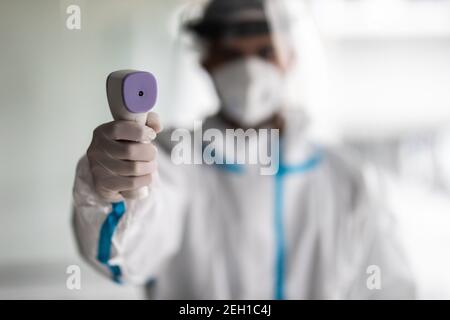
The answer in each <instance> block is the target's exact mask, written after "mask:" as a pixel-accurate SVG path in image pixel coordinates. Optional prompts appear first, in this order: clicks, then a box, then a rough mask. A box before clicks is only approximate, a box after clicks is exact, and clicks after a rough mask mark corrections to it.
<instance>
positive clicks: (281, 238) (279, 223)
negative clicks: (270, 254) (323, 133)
mask: <svg viewBox="0 0 450 320" xmlns="http://www.w3.org/2000/svg"><path fill="white" fill-rule="evenodd" d="M281 154H282V152H281V145H280V160H279V161H280V165H279V169H278V172H277V174H276V175H275V214H274V226H275V250H276V254H275V290H274V299H275V300H283V299H285V290H284V289H285V274H286V243H285V230H284V219H283V212H284V201H283V200H284V177H285V176H286V175H288V174H296V173H306V172H308V171H311V170H313V169H315V168H316V167H317V166H318V165H319V164H320V162H321V161H322V153H321V152H320V151H316V152H315V153H314V154H313V155H312V157H311V158H309V159H308V160H306V161H305V162H303V163H301V164H299V165H294V166H288V165H284V164H283V160H282V157H281Z"/></svg>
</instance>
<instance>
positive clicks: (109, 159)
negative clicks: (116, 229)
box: [87, 112, 161, 202]
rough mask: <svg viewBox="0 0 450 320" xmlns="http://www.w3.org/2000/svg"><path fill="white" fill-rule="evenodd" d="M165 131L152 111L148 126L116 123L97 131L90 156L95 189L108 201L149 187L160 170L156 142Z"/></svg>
mask: <svg viewBox="0 0 450 320" xmlns="http://www.w3.org/2000/svg"><path fill="white" fill-rule="evenodd" d="M160 131H161V125H160V122H159V117H158V115H157V114H156V113H154V112H150V113H149V114H148V116H147V125H146V126H142V125H139V124H138V123H136V122H134V121H112V122H108V123H105V124H102V125H100V126H99V127H97V128H96V129H95V130H94V134H93V137H92V142H91V144H90V146H89V148H88V150H87V157H88V160H89V166H90V169H91V173H92V177H93V180H94V186H95V190H96V192H97V193H98V195H99V196H101V197H102V198H104V199H105V200H107V201H111V202H116V201H120V200H123V197H122V195H121V194H120V193H121V192H122V191H131V190H137V189H140V188H141V187H143V186H148V185H149V184H150V183H151V181H152V174H154V173H155V171H156V159H155V158H156V152H157V150H156V147H155V146H154V145H153V143H152V140H154V139H155V138H156V134H157V133H159V132H160Z"/></svg>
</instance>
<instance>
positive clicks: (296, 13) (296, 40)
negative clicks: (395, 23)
mask: <svg viewBox="0 0 450 320" xmlns="http://www.w3.org/2000/svg"><path fill="white" fill-rule="evenodd" d="M174 21H175V23H174V24H173V25H174V26H175V27H174V28H173V30H174V34H175V44H176V46H175V48H176V53H175V54H176V55H177V58H176V59H174V65H176V70H174V74H176V75H177V76H176V78H177V79H178V81H177V83H179V84H181V85H178V86H177V89H176V91H175V92H176V94H175V95H174V96H173V98H174V99H175V101H174V102H173V104H174V105H176V106H181V105H182V108H183V109H186V108H187V109H188V110H191V112H190V115H191V117H192V115H193V114H196V115H197V118H199V117H201V116H203V115H205V114H208V113H214V112H215V111H217V110H218V108H219V105H220V104H221V99H220V98H219V97H218V96H217V93H216V89H215V88H214V85H213V83H214V82H213V81H211V80H212V79H211V77H210V72H205V70H204V68H202V66H201V62H202V59H203V58H205V54H206V53H207V52H208V50H209V46H211V44H213V43H218V42H220V43H225V44H226V43H234V42H237V43H239V41H242V42H245V43H247V44H248V45H244V46H241V47H239V48H238V51H239V50H243V51H246V50H248V51H249V52H250V53H251V52H252V50H254V53H255V56H256V57H257V58H260V59H261V58H262V59H264V58H265V57H264V56H263V53H261V55H262V56H259V57H258V54H259V53H258V50H259V49H258V47H257V46H258V44H257V45H255V46H256V47H255V46H254V47H253V48H252V44H251V43H257V42H258V41H260V40H258V39H263V38H264V37H266V38H268V39H270V41H269V42H270V45H271V47H272V48H271V50H272V51H273V52H272V55H273V56H274V57H275V60H276V63H275V64H276V67H277V68H278V69H280V70H281V71H282V75H283V88H282V91H283V103H282V104H281V107H282V108H289V109H292V108H294V109H295V108H297V109H301V108H307V109H308V113H309V110H310V109H314V107H315V105H317V104H320V103H325V102H323V101H319V100H320V99H317V97H324V96H326V94H324V93H323V88H324V86H325V83H326V81H325V80H324V70H325V68H324V66H323V62H324V60H322V58H323V52H322V50H321V44H320V41H319V37H318V33H317V30H316V29H315V25H314V21H313V19H312V17H311V15H310V14H309V4H308V1H306V0H209V1H195V0H192V1H185V2H184V3H183V5H182V6H180V9H179V10H178V12H177V14H176V15H175V16H174ZM264 41H265V40H261V45H262V46H264V43H265V42H264ZM232 49H233V50H234V49H235V48H232ZM233 50H230V53H226V54H228V55H230V56H232V55H236V57H234V56H233V57H232V58H230V59H229V60H226V59H225V61H223V64H225V63H228V62H232V60H238V59H239V58H240V57H238V54H236V52H233ZM260 51H261V52H263V51H264V47H261V48H260ZM273 60H274V59H272V62H273ZM183 79H184V80H183ZM186 83H188V84H189V85H188V86H186V85H185V84H186ZM317 84H320V89H319V88H317V87H316V86H315V85H317ZM236 90H238V89H236ZM317 90H321V94H319V95H317V94H315V93H316V92H317ZM187 104H189V106H188V105H187ZM194 104H195V105H194ZM194 110H195V111H194Z"/></svg>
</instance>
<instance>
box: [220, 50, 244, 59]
mask: <svg viewBox="0 0 450 320" xmlns="http://www.w3.org/2000/svg"><path fill="white" fill-rule="evenodd" d="M221 56H222V57H223V59H225V60H233V59H237V58H240V57H241V54H240V53H239V52H237V51H235V50H231V49H224V50H222V52H221Z"/></svg>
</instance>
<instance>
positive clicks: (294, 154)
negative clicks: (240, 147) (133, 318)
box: [73, 112, 414, 299]
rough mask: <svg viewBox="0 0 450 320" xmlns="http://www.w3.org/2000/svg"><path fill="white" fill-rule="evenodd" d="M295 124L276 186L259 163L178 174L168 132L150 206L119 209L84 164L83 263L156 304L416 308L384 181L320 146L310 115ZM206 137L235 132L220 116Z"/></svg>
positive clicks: (77, 215) (78, 192) (77, 220)
mask: <svg viewBox="0 0 450 320" xmlns="http://www.w3.org/2000/svg"><path fill="white" fill-rule="evenodd" d="M284 118H285V120H286V127H285V130H284V131H283V135H282V147H281V149H280V167H279V170H278V173H277V174H276V175H273V176H264V175H261V174H260V172H259V170H257V168H256V167H255V166H250V165H241V166H229V165H206V164H203V165H175V164H173V162H172V161H171V157H170V150H171V143H170V132H168V131H167V132H163V133H162V134H161V135H160V137H159V138H158V147H159V154H158V166H159V169H158V173H159V179H157V180H156V181H154V182H153V183H152V184H151V185H150V196H149V197H148V198H145V199H141V200H130V201H128V200H127V201H125V202H121V203H116V204H111V203H108V202H105V201H104V200H102V199H101V198H100V197H99V196H98V195H97V194H96V192H95V191H94V186H93V181H92V176H91V173H90V169H89V164H88V161H87V158H86V157H83V158H82V159H81V160H80V162H79V164H78V167H77V173H76V179H75V186H74V216H73V218H74V230H75V233H76V238H77V241H78V244H79V248H80V251H81V253H82V255H83V256H84V257H85V258H86V259H87V260H88V261H89V262H90V263H92V264H93V265H94V266H95V267H97V268H98V269H99V270H101V271H102V272H103V273H104V274H106V275H107V276H109V277H111V278H113V279H114V280H116V281H118V282H123V283H132V284H147V285H148V286H149V288H150V291H149V292H150V293H149V295H150V297H151V298H156V299H176V298H187V299H272V298H273V299H370V298H375V299H376V298H387V299H389V298H400V299H408V298H413V297H414V284H413V281H412V277H411V273H410V270H409V267H408V264H407V262H406V259H405V257H404V255H403V253H402V248H401V244H400V243H399V241H398V239H397V237H396V230H395V221H394V220H393V218H392V216H391V215H390V212H389V210H388V208H386V207H385V206H384V205H383V201H382V200H383V199H380V198H379V197H378V195H379V194H380V193H379V192H378V189H377V188H378V184H377V179H376V174H374V171H373V170H371V169H370V168H367V167H366V166H363V165H362V164H361V163H359V162H358V161H357V160H356V159H355V158H354V157H351V156H350V153H348V152H347V151H345V150H334V149H328V148H325V147H321V148H318V147H317V146H314V144H312V143H311V142H310V141H309V140H308V138H307V130H306V127H307V125H306V121H305V118H304V116H303V115H302V114H301V113H299V112H294V113H292V114H285V115H284ZM204 128H218V129H219V130H224V129H225V124H224V123H223V122H222V121H221V120H220V118H218V117H211V118H208V119H207V120H206V121H205V122H204Z"/></svg>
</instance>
